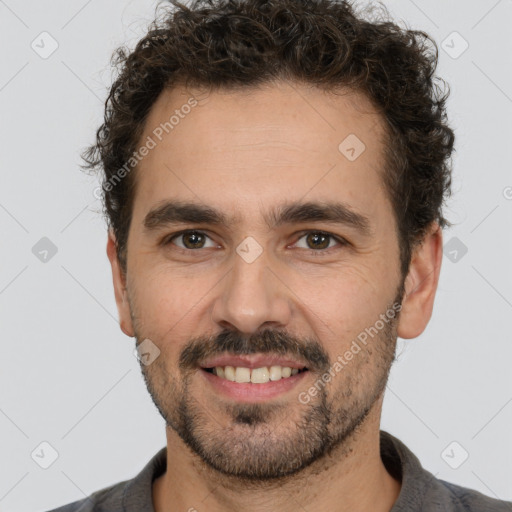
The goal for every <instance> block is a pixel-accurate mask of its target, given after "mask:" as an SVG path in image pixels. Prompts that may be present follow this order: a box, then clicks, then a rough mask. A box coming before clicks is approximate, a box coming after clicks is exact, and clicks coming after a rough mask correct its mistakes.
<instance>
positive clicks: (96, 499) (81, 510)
mask: <svg viewBox="0 0 512 512" xmlns="http://www.w3.org/2000/svg"><path fill="white" fill-rule="evenodd" d="M129 482H131V480H124V481H123V482H119V483H116V484H113V485H110V486H108V487H104V488H102V489H99V490H98V491H96V492H93V493H92V494H91V495H89V496H87V497H86V498H83V499H81V500H78V501H74V502H73V503H68V504H67V505H63V506H61V507H59V508H55V509H52V510H48V511H47V512H122V510H123V508H122V507H123V505H122V499H123V494H124V491H125V489H126V484H127V483H129Z"/></svg>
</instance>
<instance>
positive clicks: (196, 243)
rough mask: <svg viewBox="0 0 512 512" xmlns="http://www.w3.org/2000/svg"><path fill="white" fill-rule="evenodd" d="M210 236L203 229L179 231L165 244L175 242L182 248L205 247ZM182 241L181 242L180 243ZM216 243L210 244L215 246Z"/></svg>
mask: <svg viewBox="0 0 512 512" xmlns="http://www.w3.org/2000/svg"><path fill="white" fill-rule="evenodd" d="M209 238H210V237H209V236H207V235H206V234H204V233H202V232H201V231H183V232H181V233H177V234H176V235H174V236H173V237H171V238H169V239H168V240H167V241H166V242H165V245H169V244H174V245H176V246H178V247H180V248H181V249H190V250H194V249H203V248H205V247H207V246H205V242H206V240H207V239H209ZM178 241H180V242H181V243H178ZM214 246H215V244H213V242H212V245H210V247H214Z"/></svg>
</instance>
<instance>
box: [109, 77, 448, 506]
mask: <svg viewBox="0 0 512 512" xmlns="http://www.w3.org/2000/svg"><path fill="white" fill-rule="evenodd" d="M191 96H194V97H196V98H197V99H198V101H199V104H198V105H197V106H196V107H195V108H194V109H192V110H191V112H190V113H189V114H187V115H186V116H184V118H183V119H180V122H179V124H178V125H176V126H175V127H174V129H173V130H172V132H170V133H169V134H168V135H166V136H164V137H163V138H162V141H161V142H159V143H158V144H157V145H156V147H155V148H154V149H152V150H151V151H150V152H149V154H148V155H147V156H146V157H145V158H144V159H143V160H142V161H141V162H140V163H139V165H138V167H137V170H136V173H137V174H136V176H137V191H136V195H135V200H134V208H133V217H132V222H131V226H130V232H129V237H128V253H127V254H128V263H127V274H126V276H125V275H123V273H122V272H121V270H120V268H119V264H118V261H117V254H116V247H115V239H114V235H113V234H112V232H110V233H109V238H108V242H107V254H108V257H109V260H110V262H111V265H112V272H113V284H114V290H115V297H116V302H117V306H118V311H119V315H120V325H121V329H122V330H123V332H124V333H125V334H127V335H128V336H131V337H133V336H135V337H136V339H137V341H138V342H139V343H140V342H142V341H143V340H144V339H146V338H149V339H150V340H151V341H152V342H153V343H154V344H155V345H156V346H157V347H158V348H159V350H160V355H159V357H158V358H157V359H156V360H155V361H154V362H153V363H152V364H150V365H148V366H145V365H143V364H141V370H142V372H143V375H144V378H145V380H146V384H147V386H148V390H149V392H150V394H151V397H152V399H153V401H154V402H155V404H156V406H157V408H158V409H159V411H160V413H161V414H162V416H163V417H164V418H165V420H166V424H167V428H166V435H167V453H168V457H167V460H168V461H169V463H168V467H167V471H166V473H165V474H164V475H162V476H161V477H160V478H158V479H157V480H156V481H155V482H154V484H153V500H154V506H155V510H156V511H157V512H167V511H171V510H190V509H196V510H198V511H202V510H207V511H208V512H217V511H225V512H226V511H238V510H244V511H249V512H262V511H267V510H282V511H292V510H293V511H295V510H300V509H301V507H303V508H304V509H306V510H313V509H316V510H322V511H349V510H350V511H353V512H358V511H364V510H374V511H377V512H380V511H389V510H390V509H391V507H392V505H393V503H394V502H395V501H396V499H397V498H398V495H399V492H400V482H398V481H396V480H395V479H394V478H392V477H391V475H390V474H389V473H388V472H387V471H386V468H385V466H384V464H383V463H382V460H381V458H380V452H379V425H380V416H381V410H382V400H383V391H384V389H385V384H386V380H387V376H388V373H389V369H390V367H391V364H392V361H393V357H394V351H395V344H396V337H397V336H400V337H401V338H404V339H409V338H414V337H416V336H418V335H419V334H421V333H422V332H423V330H424V329H425V327H426V325H427V323H428V321H429V319H430V317H431V314H432V308H433V301H434V296H435V292H436V289H437V283H438V279H439V272H440V265H441V257H442V232H441V230H440V229H439V227H438V226H437V224H435V223H434V224H433V225H432V229H431V230H430V231H429V233H428V234H427V236H426V237H425V239H424V241H423V243H422V244H421V245H420V246H419V247H418V248H417V249H416V251H415V253H414V256H413V260H412V263H411V266H410V270H409V273H408V275H407V276H406V279H405V283H404V280H403V279H402V276H401V275H400V272H399V251H398V239H397V235H396V231H395V221H394V217H393V211H392V208H391V204H390V202H389V200H388V198H387V196H386V192H385V189H384V188H383V186H382V182H381V179H380V176H379V173H380V172H381V168H380V166H381V165H382V151H383V146H382V140H383V133H384V128H383V121H382V119H381V118H380V117H379V115H378V114H377V113H376V112H374V111H373V110H372V107H371V105H370V103H369V102H368V101H367V100H366V98H365V97H364V96H362V95H360V94H356V93H348V92H346V93H345V94H343V95H337V96H334V95H330V94H327V93H325V92H322V91H320V90H318V89H316V88H306V87H304V86H302V85H298V84H291V83H284V82H278V83H276V84H273V85H269V86H265V87H263V88H260V89H258V90H252V91H244V92H240V91H237V92H229V91H214V92H210V93H209V94H208V93H205V92H204V91H199V90H192V89H186V88H185V87H183V86H179V87H176V88H174V89H172V90H166V91H164V92H163V93H162V94H161V95H160V97H159V99H158V100H157V102H156V103H155V104H154V106H153V108H152V110H151V112H150V115H149V117H148V119H147V122H146V126H145V131H144V133H143V135H142V137H141V141H144V140H146V137H147V136H148V135H151V134H152V131H153V130H154V129H155V127H157V126H158V125H159V124H160V123H162V122H165V121H167V120H168V119H169V117H170V116H171V115H172V113H173V112H174V111H175V110H176V109H179V108H180V107H181V106H182V105H184V104H185V103H186V102H187V100H188V99H189V98H190V97H191ZM349 134H356V135H357V137H358V138H359V139H360V140H362V141H363V142H364V144H365V146H366V149H365V151H364V152H363V153H362V154H361V155H360V156H359V157H358V158H357V159H356V160H354V161H349V160H348V159H347V158H346V157H345V156H344V155H343V154H342V153H341V152H340V151H339V150H338V145H339V144H340V142H342V141H343V140H344V139H345V138H346V137H347V136H348V135H349ZM166 199H173V200H183V201H189V202H194V203H198V204H203V205H209V206H212V207H215V208H218V209H219V210H221V211H222V212H223V213H225V214H226V215H227V216H228V217H229V218H231V217H233V218H234V219H235V220H237V222H231V223H230V224H229V225H228V226H225V227H224V226H219V225H210V224H196V223H194V224H188V223H187V224H176V225H172V226H167V227H166V228H162V229H161V230H159V231H155V232H146V231H145V230H144V226H143V219H144V217H145V215H146V214H147V213H148V212H149V211H150V210H151V209H152V208H154V206H155V205H157V204H158V203H159V202H160V201H162V200H166ZM295 200H297V201H299V200H300V201H343V202H345V203H347V204H349V205H350V207H351V208H352V209H353V210H355V211H356V212H359V213H362V214H364V215H365V216H367V217H368V218H369V220H370V225H371V230H372V233H371V235H370V236H364V235H363V234H361V233H359V232H358V231H357V230H355V229H354V228H352V227H348V226H341V225H337V224H333V223H330V222H324V221H322V222H301V223H294V224H284V225H281V226H279V227H276V228H274V229H269V227H268V226H267V225H266V224H265V222H264V215H265V213H266V212H267V211H269V209H271V208H276V207H278V206H280V205H283V204H284V203H285V202H287V201H295ZM184 229H190V230H198V231H201V232H202V233H204V234H206V235H207V237H206V238H204V239H201V238H200V239H199V243H198V240H197V239H193V238H191V237H190V236H189V237H187V236H183V237H177V238H174V239H173V241H172V243H171V242H168V243H167V245H162V244H161V243H160V242H161V241H162V240H167V241H169V238H170V235H172V234H173V233H177V232H179V231H181V230H184ZM318 231H321V232H322V233H329V234H332V235H333V236H334V237H340V238H342V239H344V240H346V241H348V245H341V244H340V243H339V242H338V241H337V240H336V238H332V239H327V241H326V242H325V244H324V245H322V243H319V242H315V240H314V239H313V240H312V239H311V237H309V238H308V236H307V235H308V234H309V233H313V234H314V233H318ZM248 236H251V237H252V238H253V239H255V240H256V241H257V242H258V244H259V246H260V247H261V248H262V253H261V254H260V255H259V257H258V258H256V259H255V260H254V261H253V262H252V263H250V264H249V263H247V262H246V261H245V260H244V259H243V258H242V257H240V255H239V254H238V253H237V252H236V249H237V247H238V246H239V244H240V243H241V242H242V241H243V240H244V239H245V238H246V237H248ZM317 245H318V246H320V247H321V248H316V247H317ZM196 246H198V247H199V248H194V247H196ZM326 246H328V248H325V247H326ZM191 247H192V248H191ZM403 284H404V286H405V296H404V297H403V299H402V297H401V296H400V291H401V285H403ZM397 303H398V304H400V303H401V305H402V307H401V311H400V314H399V315H397V316H396V318H395V319H394V320H392V321H389V322H387V323H385V326H384V328H382V329H380V330H379V331H378V334H377V335H375V336H374V337H372V338H369V341H368V343H367V344H366V345H362V344H360V346H361V350H360V351H359V352H358V353H357V354H356V355H354V357H353V358H352V359H351V360H350V361H348V363H347V364H346V365H345V366H344V367H343V369H342V370H341V371H339V372H337V373H336V375H335V377H333V378H332V380H330V382H328V383H326V384H325V386H324V387H323V388H322V390H321V392H319V393H318V394H317V395H316V396H314V397H311V400H310V401H309V402H308V403H307V404H304V403H301V401H300V400H299V399H298V396H299V393H301V392H305V391H307V390H308V389H309V388H310V387H311V386H312V385H313V384H314V383H315V382H317V381H318V380H319V378H321V376H322V375H323V374H324V373H325V371H326V370H328V368H329V367H331V366H332V364H333V363H334V361H336V359H337V358H338V356H343V354H345V353H346V351H347V350H349V348H350V346H351V343H352V342H353V340H355V339H356V338H357V336H358V334H360V333H361V332H362V331H364V330H365V329H366V328H370V327H371V326H375V325H376V322H377V320H379V318H381V317H380V315H381V314H383V313H385V312H386V311H387V310H389V309H390V308H391V307H392V305H393V304H397ZM263 333H265V336H263ZM222 336H224V337H222ZM222 340H224V344H223V345H221V342H222ZM278 346H279V347H280V348H284V349H286V348H289V349H290V354H295V356H296V357H297V356H301V357H303V358H304V360H305V361H306V362H307V363H308V364H307V366H308V368H310V371H308V372H307V373H306V374H305V376H304V378H303V379H302V380H301V381H300V382H299V383H298V385H297V386H295V387H294V388H293V389H291V390H289V391H287V392H286V393H285V394H283V395H281V396H279V397H275V398H273V399H269V400H268V401H266V402H264V403H258V404H255V403H252V404H251V403H249V404H248V403H238V402H237V401H236V400H234V399H228V398H226V397H222V396H220V395H219V394H218V393H217V392H215V390H214V389H213V388H212V387H211V386H210V385H209V384H208V382H207V381H206V380H205V378H204V375H203V374H201V372H202V370H200V369H199V368H198V367H197V366H196V364H197V363H198V362H199V360H201V359H202V358H203V356H207V355H211V354H215V355H218V354H220V353H221V350H220V349H221V348H222V347H224V348H227V349H228V352H230V353H242V352H243V351H246V352H247V351H253V352H259V351H261V352H266V353H274V352H273V347H276V348H277V347H278ZM191 348H194V349H195V351H194V350H191ZM184 354H186V355H187V356H188V358H186V359H184ZM314 357H316V359H314ZM180 358H181V360H186V364H185V365H182V366H181V367H180V366H179V362H180Z"/></svg>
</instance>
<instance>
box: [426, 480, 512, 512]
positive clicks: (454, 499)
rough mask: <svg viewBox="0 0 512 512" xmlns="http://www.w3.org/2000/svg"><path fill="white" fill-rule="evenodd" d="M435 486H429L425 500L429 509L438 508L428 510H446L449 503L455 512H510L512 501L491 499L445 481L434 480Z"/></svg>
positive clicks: (511, 511)
mask: <svg viewBox="0 0 512 512" xmlns="http://www.w3.org/2000/svg"><path fill="white" fill-rule="evenodd" d="M435 482H436V483H435V484H434V485H432V486H431V488H430V492H428V494H427V496H428V497H427V500H428V502H429V505H430V506H431V507H433V506H436V505H437V506H438V509H435V508H431V509H428V510H440V511H441V510H443V511H445V510H447V509H446V505H447V503H449V504H450V505H451V508H449V509H448V510H453V511H456V512H459V511H460V512H512V501H503V500H500V499H496V498H491V497H490V496H487V495H485V494H482V493H481V492H479V491H476V490H475V489H470V488H468V487H463V486H461V485H457V484H454V483H452V482H447V481H446V480H441V479H437V478H436V479H435Z"/></svg>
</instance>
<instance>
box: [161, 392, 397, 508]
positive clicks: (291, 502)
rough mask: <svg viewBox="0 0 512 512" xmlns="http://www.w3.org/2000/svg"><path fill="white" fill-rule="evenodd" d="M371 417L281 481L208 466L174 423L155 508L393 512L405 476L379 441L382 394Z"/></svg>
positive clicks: (370, 414) (168, 433)
mask: <svg viewBox="0 0 512 512" xmlns="http://www.w3.org/2000/svg"><path fill="white" fill-rule="evenodd" d="M374 405H375V407H374V408H373V409H372V411H370V413H369V415H368V417H367V418H366V421H365V422H364V424H363V425H361V427H360V428H359V429H358V430H357V432H356V433H353V434H352V435H351V436H350V437H349V438H347V439H346V440H345V441H344V442H343V443H342V444H341V445H339V446H338V447H337V448H336V449H334V450H333V451H332V452H331V453H330V454H328V455H327V456H325V457H323V458H322V459H320V460H317V461H316V462H314V463H313V464H311V465H310V466H308V467H307V468H305V469H303V470H302V471H301V472H300V473H296V474H295V475H291V476H290V477H286V478H283V479H279V481H272V482H254V481H240V479H237V478H235V477H230V476H227V475H223V474H220V473H219V472H217V471H215V470H214V469H212V468H210V467H209V466H206V464H204V462H203V461H202V460H200V459H199V457H198V456H197V455H196V454H195V453H193V452H192V451H191V450H190V449H189V448H188V447H187V446H186V445H185V444H184V443H183V442H182V440H181V439H180V438H179V436H178V435H177V434H176V433H175V432H174V431H173V430H172V429H170V428H169V427H168V428H167V432H166V434H167V461H168V464H167V470H166V472H165V473H164V474H163V475H162V476H160V477H159V478H158V479H156V480H155V481H154V482H153V502H154V507H155V511H156V512H171V511H172V510H187V511H189V510H190V511H194V510H208V512H235V511H239V510H244V511H247V512H264V511H265V512H267V511H268V510H281V511H283V512H292V511H293V512H296V510H297V508H304V509H306V510H313V509H316V510H322V511H325V512H348V511H350V512H363V511H366V510H372V511H374V512H389V511H390V510H391V508H392V506H393V504H394V503H395V501H396V500H397V499H398V495H399V493H400V487H401V485H400V482H398V481H397V480H395V479H394V478H393V477H392V476H391V475H390V474H389V473H388V472H387V470H386V468H385V466H384V464H383V462H382V459H381V456H380V444H379V424H380V411H381V407H382V398H381V400H379V401H378V402H377V403H375V404H374Z"/></svg>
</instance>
